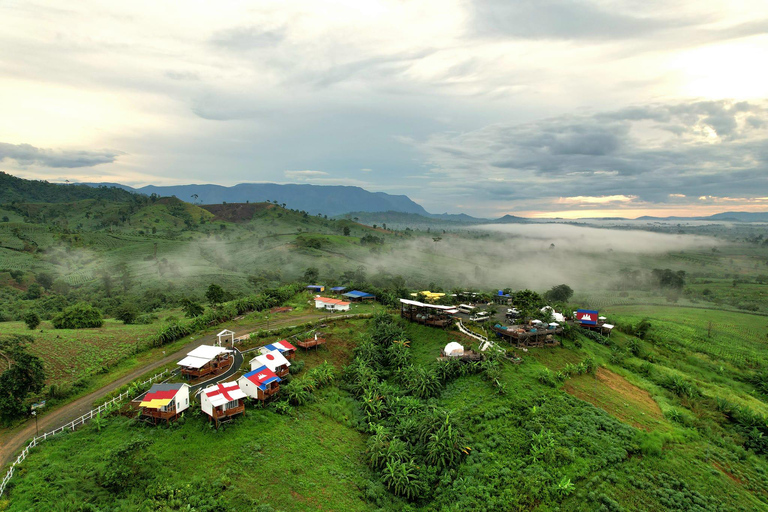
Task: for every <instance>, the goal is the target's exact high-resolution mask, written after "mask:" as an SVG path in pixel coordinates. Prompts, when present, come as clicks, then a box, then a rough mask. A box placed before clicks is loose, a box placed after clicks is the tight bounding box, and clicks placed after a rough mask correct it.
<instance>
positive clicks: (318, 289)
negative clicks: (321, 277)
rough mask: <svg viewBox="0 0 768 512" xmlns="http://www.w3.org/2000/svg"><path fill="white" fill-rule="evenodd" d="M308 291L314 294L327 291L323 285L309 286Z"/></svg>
mask: <svg viewBox="0 0 768 512" xmlns="http://www.w3.org/2000/svg"><path fill="white" fill-rule="evenodd" d="M307 290H309V291H311V292H313V293H322V292H324V291H325V286H323V285H321V284H311V285H309V286H307Z"/></svg>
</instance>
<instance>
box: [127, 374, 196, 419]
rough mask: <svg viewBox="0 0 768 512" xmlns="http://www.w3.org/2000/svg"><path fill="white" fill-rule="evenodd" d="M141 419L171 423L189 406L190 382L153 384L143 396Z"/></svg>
mask: <svg viewBox="0 0 768 512" xmlns="http://www.w3.org/2000/svg"><path fill="white" fill-rule="evenodd" d="M139 407H140V416H139V417H140V419H142V420H144V421H148V422H150V423H153V424H155V425H156V424H157V423H158V421H165V422H166V423H170V422H171V421H173V420H175V419H176V418H178V417H179V415H181V413H182V412H184V411H185V410H187V409H188V408H189V385H188V384H166V383H161V384H153V385H152V387H151V388H150V389H149V391H147V392H146V393H145V394H144V396H143V397H141V402H140V403H139Z"/></svg>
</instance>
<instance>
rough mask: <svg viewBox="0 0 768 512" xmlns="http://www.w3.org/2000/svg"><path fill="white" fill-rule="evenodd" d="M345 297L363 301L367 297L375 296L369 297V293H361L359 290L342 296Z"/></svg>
mask: <svg viewBox="0 0 768 512" xmlns="http://www.w3.org/2000/svg"><path fill="white" fill-rule="evenodd" d="M344 296H345V297H352V298H354V299H364V298H367V297H376V296H375V295H371V294H370V293H365V292H361V291H360V290H352V291H351V292H349V293H345V294H344Z"/></svg>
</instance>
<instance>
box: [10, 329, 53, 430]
mask: <svg viewBox="0 0 768 512" xmlns="http://www.w3.org/2000/svg"><path fill="white" fill-rule="evenodd" d="M32 341H33V340H32V337H31V336H11V337H8V338H3V339H2V340H0V352H2V354H3V355H5V357H6V358H7V359H9V360H10V361H11V364H10V368H8V369H7V370H5V371H4V372H3V373H2V374H1V375H0V417H2V419H3V421H5V422H6V423H7V422H9V421H11V420H14V419H16V418H19V417H21V416H23V415H24V414H25V413H26V412H27V406H26V403H25V402H26V399H27V396H28V395H29V394H30V393H39V392H40V391H42V389H43V386H44V385H45V369H44V368H43V362H42V361H41V360H40V358H39V357H37V356H34V355H32V354H30V353H29V352H27V345H28V344H29V343H32Z"/></svg>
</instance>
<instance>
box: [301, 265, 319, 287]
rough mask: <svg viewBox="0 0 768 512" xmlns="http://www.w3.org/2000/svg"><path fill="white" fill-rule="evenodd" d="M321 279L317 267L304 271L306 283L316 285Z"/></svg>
mask: <svg viewBox="0 0 768 512" xmlns="http://www.w3.org/2000/svg"><path fill="white" fill-rule="evenodd" d="M319 277H320V270H318V269H317V267H307V269H306V270H305V271H304V282H306V283H316V282H317V280H318V278H319Z"/></svg>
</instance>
